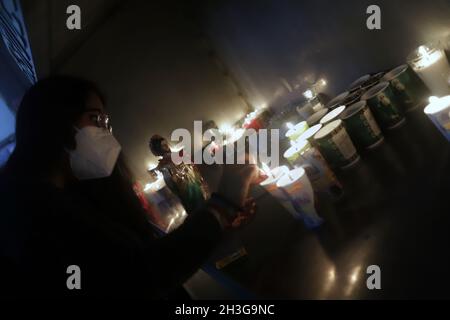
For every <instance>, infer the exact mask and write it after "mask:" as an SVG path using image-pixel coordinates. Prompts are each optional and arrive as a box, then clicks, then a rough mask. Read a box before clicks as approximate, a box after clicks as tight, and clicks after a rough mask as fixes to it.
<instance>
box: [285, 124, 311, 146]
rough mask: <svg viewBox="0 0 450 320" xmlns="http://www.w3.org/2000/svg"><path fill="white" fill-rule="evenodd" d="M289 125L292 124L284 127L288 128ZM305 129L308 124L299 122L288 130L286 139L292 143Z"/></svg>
mask: <svg viewBox="0 0 450 320" xmlns="http://www.w3.org/2000/svg"><path fill="white" fill-rule="evenodd" d="M289 125H292V124H291V123H287V124H286V126H288V127H289ZM307 129H308V124H307V123H306V121H302V122H299V123H297V124H296V125H295V126H292V127H290V128H289V130H288V131H287V132H286V138H289V139H290V140H291V141H294V140H296V139H297V138H298V137H299V136H300V135H301V134H302V133H303V132H305V131H306V130H307Z"/></svg>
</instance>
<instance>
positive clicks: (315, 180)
mask: <svg viewBox="0 0 450 320" xmlns="http://www.w3.org/2000/svg"><path fill="white" fill-rule="evenodd" d="M302 157H303V158H304V160H305V162H306V163H307V164H308V165H307V166H304V167H303V168H304V169H305V171H306V174H307V175H308V178H309V180H310V181H311V184H312V186H313V189H314V190H315V191H317V192H326V193H329V194H330V195H331V196H333V197H334V196H335V195H336V190H337V189H339V190H340V189H342V186H341V184H340V183H339V181H338V180H337V178H336V176H335V175H334V173H333V171H331V169H330V167H329V166H328V164H327V162H326V161H325V159H324V157H323V156H322V154H321V153H320V151H319V150H318V149H317V148H314V147H312V148H309V149H308V150H306V151H305V152H304V153H303V154H302Z"/></svg>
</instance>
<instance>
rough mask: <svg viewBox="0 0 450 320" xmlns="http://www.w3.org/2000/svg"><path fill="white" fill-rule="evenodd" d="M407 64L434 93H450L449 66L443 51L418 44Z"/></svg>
mask: <svg viewBox="0 0 450 320" xmlns="http://www.w3.org/2000/svg"><path fill="white" fill-rule="evenodd" d="M409 60H410V61H409V64H410V65H411V66H412V68H413V70H414V71H415V72H416V73H417V74H418V76H419V77H420V78H421V79H422V80H423V82H424V83H425V84H426V85H427V87H428V88H429V89H430V90H431V92H433V93H434V94H435V95H447V94H450V86H449V80H450V66H449V63H448V60H447V57H446V56H445V52H444V51H443V50H440V49H435V48H429V47H426V46H420V47H419V48H418V49H416V50H415V51H414V52H413V53H412V54H411V55H410V58H409Z"/></svg>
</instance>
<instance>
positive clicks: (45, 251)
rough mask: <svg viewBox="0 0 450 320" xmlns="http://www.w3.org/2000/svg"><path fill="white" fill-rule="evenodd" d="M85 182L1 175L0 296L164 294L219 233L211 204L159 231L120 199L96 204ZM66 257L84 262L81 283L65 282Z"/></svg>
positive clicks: (185, 276)
mask: <svg viewBox="0 0 450 320" xmlns="http://www.w3.org/2000/svg"><path fill="white" fill-rule="evenodd" d="M85 190H86V189H85V188H84V187H81V188H67V189H65V190H59V189H57V188H55V187H53V186H52V185H50V184H45V183H37V182H23V180H22V181H21V182H18V181H17V180H16V179H14V178H13V177H7V176H3V177H2V178H1V181H0V208H1V209H0V210H1V211H0V259H1V261H0V265H1V267H0V268H1V270H0V283H2V285H1V286H0V292H1V293H0V296H6V297H14V296H19V297H24V296H28V297H39V298H41V297H57V298H59V297H70V296H86V297H125V298H130V297H149V298H165V297H167V296H168V295H170V293H171V292H172V291H173V290H175V289H176V288H179V286H180V285H181V284H182V283H183V282H184V281H185V280H187V279H188V278H189V277H190V276H191V275H192V274H193V273H194V272H195V271H196V270H197V269H198V268H199V267H200V266H201V265H202V263H204V262H205V260H206V259H207V258H208V256H209V254H210V253H211V251H212V250H213V248H214V247H215V246H216V244H217V243H218V242H219V241H220V239H221V234H222V232H221V228H220V225H219V223H218V222H217V220H216V218H215V217H214V216H213V215H212V214H210V213H209V212H208V211H205V210H199V211H198V212H196V213H195V214H192V215H190V216H189V217H188V218H187V219H186V221H185V223H184V224H183V225H182V226H181V227H179V228H178V229H177V230H175V231H174V232H172V233H171V234H169V235H167V236H164V237H163V238H159V239H158V238H156V237H155V235H154V233H153V230H152V228H151V226H150V225H149V224H148V223H147V222H146V221H145V218H143V216H138V215H136V216H135V217H132V218H129V217H128V216H127V212H124V211H126V210H127V206H126V205H123V204H122V205H121V204H120V200H118V199H114V200H112V199H110V201H107V202H106V203H108V205H107V206H105V205H99V203H105V202H104V201H100V202H99V199H92V197H90V196H88V195H87V194H86V193H85ZM106 194H107V192H106V193H105V195H106ZM130 211H131V210H130ZM70 265H77V266H79V267H80V269H81V290H76V289H75V290H69V289H68V288H67V285H66V281H67V279H68V277H69V276H70V274H68V273H67V268H68V266H70Z"/></svg>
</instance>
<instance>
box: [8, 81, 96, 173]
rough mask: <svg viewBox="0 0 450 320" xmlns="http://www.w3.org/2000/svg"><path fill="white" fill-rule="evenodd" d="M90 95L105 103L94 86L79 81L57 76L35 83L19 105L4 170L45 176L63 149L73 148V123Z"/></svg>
mask: <svg viewBox="0 0 450 320" xmlns="http://www.w3.org/2000/svg"><path fill="white" fill-rule="evenodd" d="M91 94H96V95H98V96H99V97H100V99H101V100H103V102H104V97H103V95H102V94H101V92H100V90H99V89H98V88H97V86H96V85H95V84H94V83H92V82H90V81H87V80H84V79H81V78H77V77H73V76H66V75H57V76H51V77H49V78H46V79H42V80H39V81H38V82H37V83H36V84H34V85H33V86H32V87H31V88H30V89H29V90H28V91H27V92H26V93H25V95H24V97H23V98H22V101H21V103H20V106H19V110H18V112H17V118H16V148H15V150H14V152H13V154H12V155H11V157H10V159H9V161H8V163H7V165H6V168H5V169H6V170H7V171H15V174H20V173H24V174H26V175H27V176H29V175H33V176H40V175H44V176H45V175H46V174H48V172H49V170H51V168H52V167H54V166H55V165H56V164H57V163H58V161H61V158H62V156H63V154H64V150H65V149H67V148H70V149H72V148H74V147H75V139H74V135H75V129H74V123H75V122H76V121H77V119H78V118H79V117H80V116H81V114H82V113H83V111H84V110H85V109H86V102H87V100H88V98H89V96H90V95H91Z"/></svg>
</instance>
